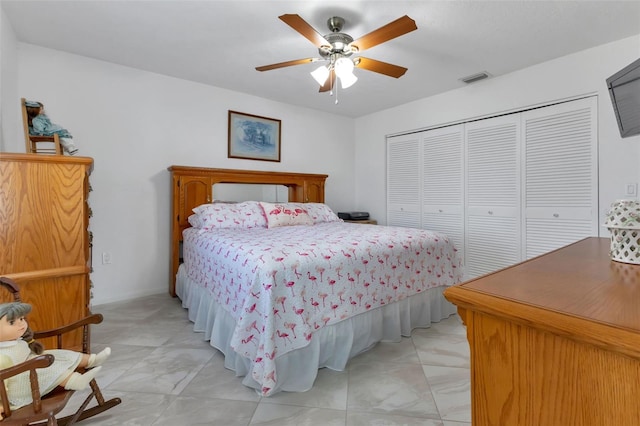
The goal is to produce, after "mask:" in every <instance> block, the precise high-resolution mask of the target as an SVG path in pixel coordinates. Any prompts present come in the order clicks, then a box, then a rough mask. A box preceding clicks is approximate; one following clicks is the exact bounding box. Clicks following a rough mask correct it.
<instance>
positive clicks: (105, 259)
mask: <svg viewBox="0 0 640 426" xmlns="http://www.w3.org/2000/svg"><path fill="white" fill-rule="evenodd" d="M110 263H111V253H110V252H108V251H103V252H102V264H103V265H109V264H110Z"/></svg>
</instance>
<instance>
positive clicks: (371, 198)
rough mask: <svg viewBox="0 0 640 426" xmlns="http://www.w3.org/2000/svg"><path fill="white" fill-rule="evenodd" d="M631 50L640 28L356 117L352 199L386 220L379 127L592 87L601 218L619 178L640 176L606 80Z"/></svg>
mask: <svg viewBox="0 0 640 426" xmlns="http://www.w3.org/2000/svg"><path fill="white" fill-rule="evenodd" d="M638 57H640V35H638V36H634V37H630V38H627V39H624V40H620V41H617V42H614V43H609V44H606V45H603V46H599V47H596V48H592V49H589V50H585V51H582V52H579V53H576V54H573V55H569V56H565V57H562V58H559V59H555V60H553V61H549V62H545V63H542V64H539V65H536V66H533V67H529V68H526V69H523V70H520V71H517V72H513V73H510V74H507V75H504V76H501V77H496V78H492V79H488V80H484V81H481V82H478V83H475V84H472V85H469V86H467V87H464V88H461V89H458V90H454V91H451V92H447V93H444V94H441V95H438V96H432V97H430V98H425V99H421V100H419V101H415V102H412V103H409V104H405V105H402V106H399V107H397V108H393V109H389V110H386V111H382V112H379V113H375V114H371V115H369V116H366V117H361V118H358V119H356V154H355V158H356V163H355V171H356V173H355V179H356V183H355V190H356V207H357V208H358V209H362V210H368V211H370V213H371V215H372V217H374V218H376V219H378V221H379V223H383V224H384V223H386V193H385V188H386V174H385V169H386V143H385V135H389V134H394V133H399V132H404V131H408V130H415V129H423V128H429V127H435V126H438V125H441V124H446V123H452V122H457V121H464V120H467V119H471V118H477V117H483V116H490V115H495V114H498V113H502V112H507V111H513V110H518V109H523V108H526V107H529V106H534V105H539V104H545V103H548V102H550V101H556V100H561V99H566V98H572V97H576V96H580V95H584V94H597V95H598V140H599V192H600V196H599V200H600V209H599V210H600V220H599V223H603V222H604V218H603V217H602V216H603V213H604V211H606V210H607V209H608V207H609V206H610V205H611V203H612V202H613V200H616V199H619V198H629V197H628V196H626V195H625V187H626V184H627V183H632V182H638V181H640V165H639V159H640V136H635V137H630V138H625V139H622V138H621V137H620V133H619V131H618V127H617V124H616V120H615V116H614V114H613V108H612V106H611V100H610V98H609V94H608V91H607V88H606V83H605V80H606V79H607V78H608V77H609V76H611V75H612V74H614V73H615V72H617V71H618V70H620V69H621V68H623V67H624V66H626V65H628V64H630V63H631V62H633V61H634V60H636V59H638ZM490 71H491V70H489V72H490ZM425 78H428V76H425ZM601 235H602V236H606V235H608V233H607V231H606V229H605V228H603V227H601Z"/></svg>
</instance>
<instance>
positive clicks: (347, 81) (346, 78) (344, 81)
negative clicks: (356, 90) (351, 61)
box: [339, 73, 358, 89]
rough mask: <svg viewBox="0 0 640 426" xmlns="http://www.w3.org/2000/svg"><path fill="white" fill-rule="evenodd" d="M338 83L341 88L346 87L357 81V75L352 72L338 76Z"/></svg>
mask: <svg viewBox="0 0 640 426" xmlns="http://www.w3.org/2000/svg"><path fill="white" fill-rule="evenodd" d="M339 78H340V85H341V86H342V88H343V89H348V88H349V87H351V86H353V85H354V84H355V83H356V81H358V77H356V76H355V75H354V74H353V73H349V74H343V75H341V76H340V77H339Z"/></svg>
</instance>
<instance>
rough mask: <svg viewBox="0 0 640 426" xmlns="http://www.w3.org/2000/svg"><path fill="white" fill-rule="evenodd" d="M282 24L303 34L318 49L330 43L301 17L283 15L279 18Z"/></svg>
mask: <svg viewBox="0 0 640 426" xmlns="http://www.w3.org/2000/svg"><path fill="white" fill-rule="evenodd" d="M278 18H280V20H281V21H282V22H284V23H285V24H287V25H289V26H290V27H291V28H293V29H294V30H296V31H297V32H299V33H300V34H302V35H303V36H304V37H305V38H306V39H307V40H309V41H310V42H311V43H313V44H314V45H315V46H316V47H318V48H319V47H321V46H327V45H329V44H330V43H329V42H328V41H327V40H326V39H325V38H324V37H323V36H322V34H320V33H319V32H317V31H316V30H315V29H314V28H313V27H312V26H311V25H309V24H308V23H307V21H305V20H304V19H302V18H301V17H300V15H292V14H288V15H282V16H278Z"/></svg>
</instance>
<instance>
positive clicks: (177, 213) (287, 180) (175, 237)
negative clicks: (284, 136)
mask: <svg viewBox="0 0 640 426" xmlns="http://www.w3.org/2000/svg"><path fill="white" fill-rule="evenodd" d="M168 170H169V171H170V172H171V176H172V199H173V213H172V216H171V271H170V273H171V278H170V280H169V294H171V296H174V297H175V295H176V274H177V273H178V266H180V263H181V250H180V249H181V244H182V231H184V230H185V229H186V228H189V227H190V226H191V225H189V222H188V221H187V219H188V217H189V216H190V215H191V214H192V209H193V208H194V207H197V206H199V205H200V204H205V203H210V202H212V201H213V200H214V194H213V185H214V184H216V183H249V184H267V185H284V186H286V187H287V188H289V201H291V202H303V203H324V184H325V181H326V179H327V177H328V175H320V174H308V173H289V172H265V171H257V170H233V169H210V168H204V167H187V166H170V167H169V168H168Z"/></svg>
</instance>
